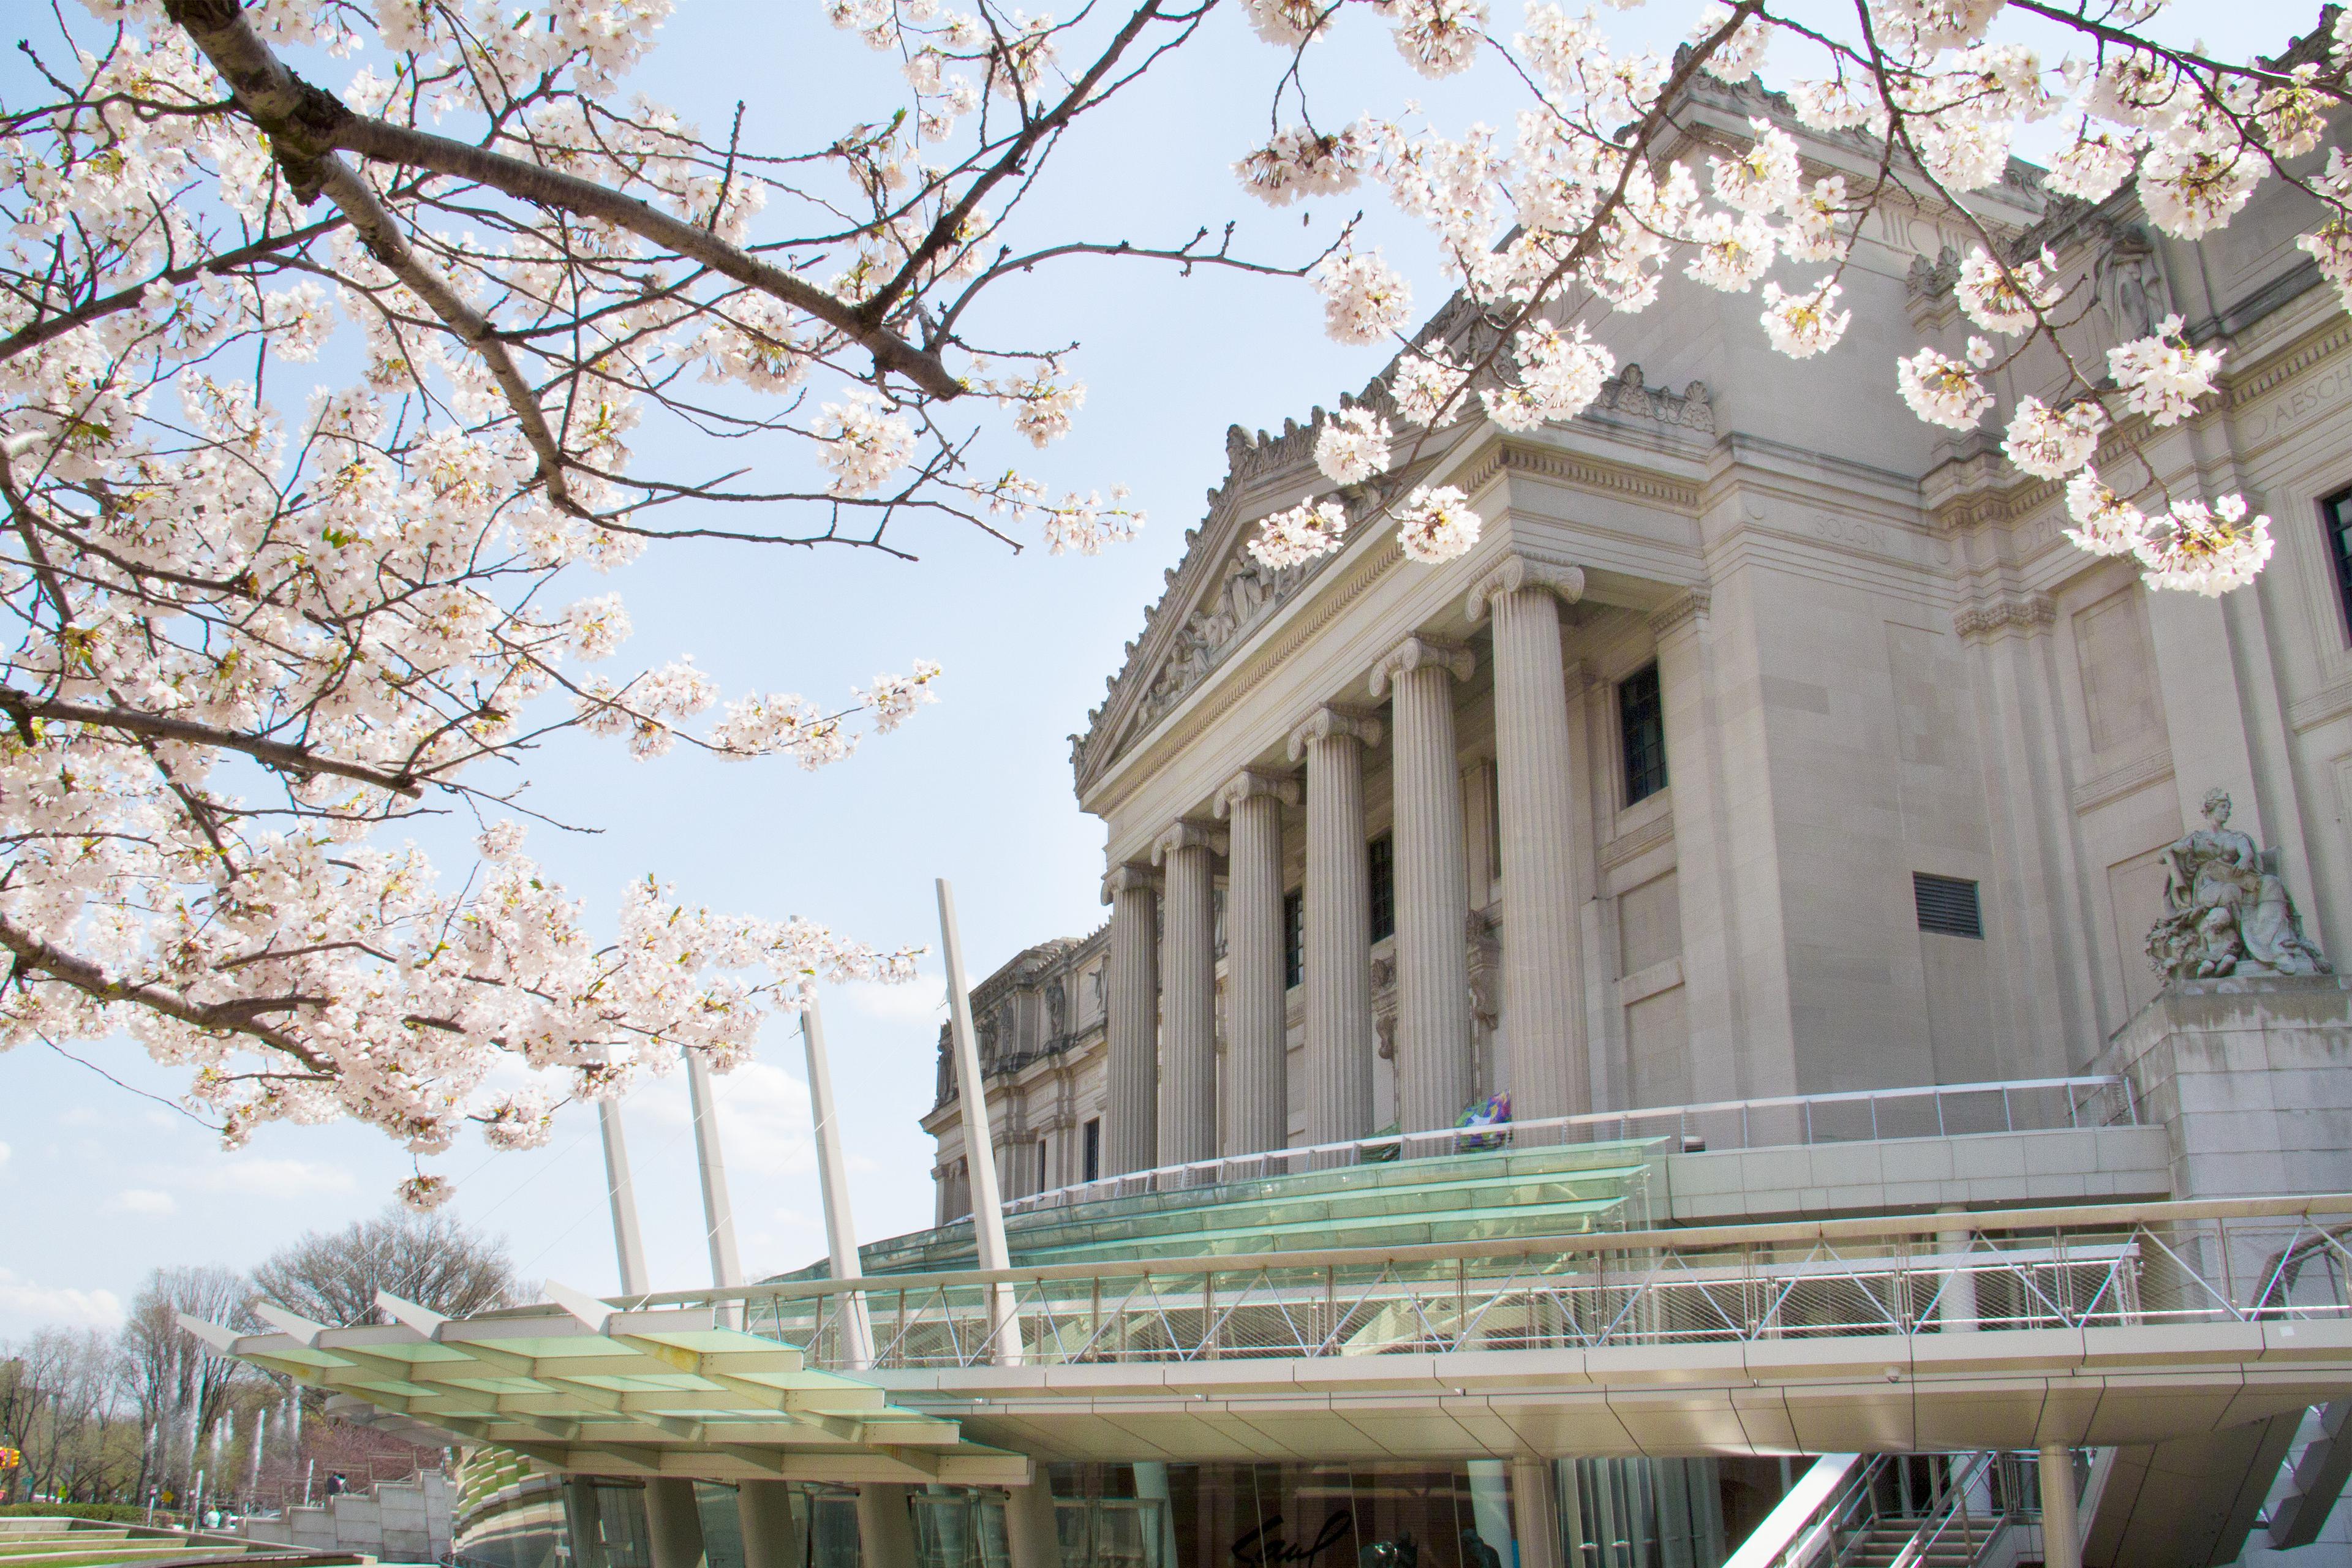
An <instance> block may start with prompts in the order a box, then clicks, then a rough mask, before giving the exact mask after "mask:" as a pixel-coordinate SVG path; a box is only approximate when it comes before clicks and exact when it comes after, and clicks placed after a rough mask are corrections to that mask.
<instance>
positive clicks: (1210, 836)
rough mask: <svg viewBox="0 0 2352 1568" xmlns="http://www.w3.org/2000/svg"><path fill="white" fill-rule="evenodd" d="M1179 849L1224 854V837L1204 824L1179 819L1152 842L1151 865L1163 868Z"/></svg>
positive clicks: (1187, 819)
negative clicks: (1203, 850)
mask: <svg viewBox="0 0 2352 1568" xmlns="http://www.w3.org/2000/svg"><path fill="white" fill-rule="evenodd" d="M1179 849H1206V850H1209V851H1211V852H1212V853H1214V854H1218V855H1222V854H1223V853H1224V852H1225V836H1224V835H1223V833H1220V832H1218V831H1217V830H1216V829H1215V828H1213V827H1211V826H1209V825H1208V824H1206V823H1204V822H1193V821H1192V820H1190V819H1189V818H1182V817H1180V818H1178V819H1177V821H1176V822H1175V823H1174V824H1173V825H1172V826H1170V827H1169V828H1168V830H1167V831H1166V832H1164V833H1162V834H1160V837H1158V838H1157V839H1155V840H1153V841H1152V845H1151V863H1152V864H1153V865H1155V866H1164V865H1166V864H1167V862H1168V858H1169V857H1170V856H1171V855H1173V854H1175V853H1176V851H1178V850H1179Z"/></svg>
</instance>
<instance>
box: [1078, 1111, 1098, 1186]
mask: <svg viewBox="0 0 2352 1568" xmlns="http://www.w3.org/2000/svg"><path fill="white" fill-rule="evenodd" d="M1084 1152H1085V1156H1086V1159H1085V1163H1084V1164H1083V1166H1082V1167H1081V1168H1082V1169H1083V1170H1084V1171H1085V1174H1084V1175H1082V1176H1080V1177H1079V1178H1078V1179H1079V1180H1080V1181H1084V1182H1099V1181H1101V1180H1102V1118H1101V1117H1099V1116H1097V1117H1096V1118H1094V1119H1093V1120H1092V1121H1088V1122H1087V1126H1086V1145H1085V1150H1084Z"/></svg>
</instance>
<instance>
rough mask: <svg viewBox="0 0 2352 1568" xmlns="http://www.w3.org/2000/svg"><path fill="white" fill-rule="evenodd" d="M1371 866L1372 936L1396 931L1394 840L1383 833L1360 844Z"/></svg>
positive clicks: (1373, 938) (1373, 937) (1380, 936)
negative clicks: (1366, 843)
mask: <svg viewBox="0 0 2352 1568" xmlns="http://www.w3.org/2000/svg"><path fill="white" fill-rule="evenodd" d="M1364 851H1365V853H1364V858H1365V860H1366V861H1367V862H1368V863H1369V865H1370V870H1371V877H1370V882H1371V885H1372V940H1373V941H1374V942H1378V941H1380V940H1381V938H1382V937H1387V936H1394V935H1396V840H1395V838H1394V837H1391V836H1390V835H1388V834H1386V833H1383V834H1381V836H1380V837H1378V838H1375V839H1373V840H1372V841H1371V842H1370V844H1368V845H1366V846H1364Z"/></svg>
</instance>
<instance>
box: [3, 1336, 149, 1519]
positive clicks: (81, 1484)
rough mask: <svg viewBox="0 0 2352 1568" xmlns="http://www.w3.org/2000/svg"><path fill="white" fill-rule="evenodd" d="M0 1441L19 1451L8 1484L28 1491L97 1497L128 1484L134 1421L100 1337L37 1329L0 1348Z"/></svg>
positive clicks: (106, 1342)
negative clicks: (20, 1465) (21, 1457)
mask: <svg viewBox="0 0 2352 1568" xmlns="http://www.w3.org/2000/svg"><path fill="white" fill-rule="evenodd" d="M0 1439H5V1440H6V1441H9V1442H11V1443H13V1444H14V1446H16V1447H18V1448H19V1449H21V1450H22V1451H23V1454H24V1464H23V1468H21V1469H20V1470H19V1472H18V1473H17V1477H16V1485H17V1487H18V1488H20V1489H22V1490H23V1491H24V1492H25V1493H26V1494H27V1495H28V1496H32V1497H50V1498H58V1499H65V1500H100V1499H102V1498H104V1497H107V1496H109V1495H110V1494H113V1493H115V1492H119V1491H121V1490H122V1489H124V1488H125V1487H127V1486H129V1485H130V1484H131V1480H132V1479H134V1477H135V1473H136V1469H137V1464H138V1450H139V1441H138V1431H137V1423H136V1422H135V1421H134V1420H132V1419H131V1415H130V1413H129V1411H128V1409H127V1408H126V1406H125V1405H124V1404H123V1401H122V1398H121V1390H120V1386H119V1384H118V1383H117V1381H116V1378H115V1364H114V1345H113V1343H112V1342H110V1339H109V1338H108V1336H106V1335H104V1334H101V1333H100V1332H99V1331H96V1330H94V1329H55V1328H53V1329H41V1330H38V1331H35V1332H34V1333H33V1334H31V1335H29V1336H28V1337H26V1339H24V1340H23V1341H21V1342H17V1343H16V1344H15V1345H12V1346H7V1347H5V1348H0ZM0 1496H5V1493H0Z"/></svg>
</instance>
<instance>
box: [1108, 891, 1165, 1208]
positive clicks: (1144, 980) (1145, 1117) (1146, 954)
mask: <svg viewBox="0 0 2352 1568" xmlns="http://www.w3.org/2000/svg"><path fill="white" fill-rule="evenodd" d="M1157 890H1158V889H1157V881H1156V879H1154V878H1153V876H1152V874H1151V868H1150V867H1149V866H1139V865H1135V864H1132V863H1130V864H1128V865H1125V866H1118V867H1114V868H1112V869H1111V872H1110V874H1109V875H1108V876H1107V877H1105V878H1104V879H1103V902H1105V903H1107V904H1108V905H1109V906H1110V961H1109V971H1110V973H1109V975H1108V984H1106V985H1105V988H1104V989H1105V992H1106V996H1105V1011H1106V1013H1107V1015H1108V1016H1107V1017H1106V1018H1105V1019H1104V1034H1105V1037H1106V1049H1107V1052H1108V1060H1107V1062H1106V1063H1105V1078H1106V1079H1107V1082H1106V1083H1105V1085H1104V1100H1105V1104H1104V1107H1103V1172H1104V1173H1105V1174H1106V1175H1112V1176H1119V1175H1125V1174H1126V1173H1128V1172H1129V1171H1149V1170H1150V1169H1151V1168H1152V1167H1153V1166H1155V1165H1157V1164H1159V1163H1160V915H1159V911H1158V909H1157V907H1156V903H1155V900H1156V897H1157Z"/></svg>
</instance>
